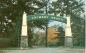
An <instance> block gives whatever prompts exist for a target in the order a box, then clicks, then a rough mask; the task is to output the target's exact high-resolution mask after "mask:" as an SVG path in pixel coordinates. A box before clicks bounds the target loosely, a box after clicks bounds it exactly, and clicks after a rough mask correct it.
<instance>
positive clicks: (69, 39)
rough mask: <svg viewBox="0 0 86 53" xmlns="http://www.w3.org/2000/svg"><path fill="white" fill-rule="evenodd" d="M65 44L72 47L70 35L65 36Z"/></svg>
mask: <svg viewBox="0 0 86 53" xmlns="http://www.w3.org/2000/svg"><path fill="white" fill-rule="evenodd" d="M65 46H66V47H73V39H72V36H65Z"/></svg>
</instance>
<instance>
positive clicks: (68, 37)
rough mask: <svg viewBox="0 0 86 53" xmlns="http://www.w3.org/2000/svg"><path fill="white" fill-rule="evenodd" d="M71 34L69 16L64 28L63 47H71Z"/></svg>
mask: <svg viewBox="0 0 86 53" xmlns="http://www.w3.org/2000/svg"><path fill="white" fill-rule="evenodd" d="M72 37H73V36H72V32H71V22H70V16H68V17H67V24H66V28H65V46H67V47H73V40H72Z"/></svg>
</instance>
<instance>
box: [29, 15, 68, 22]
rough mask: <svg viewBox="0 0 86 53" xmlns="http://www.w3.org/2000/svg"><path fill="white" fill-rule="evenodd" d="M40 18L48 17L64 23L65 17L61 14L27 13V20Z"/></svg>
mask: <svg viewBox="0 0 86 53" xmlns="http://www.w3.org/2000/svg"><path fill="white" fill-rule="evenodd" d="M40 19H48V20H55V21H59V22H63V23H66V21H67V20H66V18H65V17H63V16H55V15H28V16H27V20H28V21H33V20H40Z"/></svg>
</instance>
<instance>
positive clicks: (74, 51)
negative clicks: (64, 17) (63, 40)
mask: <svg viewBox="0 0 86 53" xmlns="http://www.w3.org/2000/svg"><path fill="white" fill-rule="evenodd" d="M84 51H85V50H84V49H82V48H63V47H59V48H34V49H26V50H3V51H1V52H0V53H85V52H84Z"/></svg>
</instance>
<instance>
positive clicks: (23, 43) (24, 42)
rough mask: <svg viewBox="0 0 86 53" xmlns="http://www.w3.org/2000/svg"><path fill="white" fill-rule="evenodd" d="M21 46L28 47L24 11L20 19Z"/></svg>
mask: <svg viewBox="0 0 86 53" xmlns="http://www.w3.org/2000/svg"><path fill="white" fill-rule="evenodd" d="M20 47H21V48H27V47H28V34H27V14H26V13H25V12H24V14H23V19H22V30H21V43H20Z"/></svg>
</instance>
